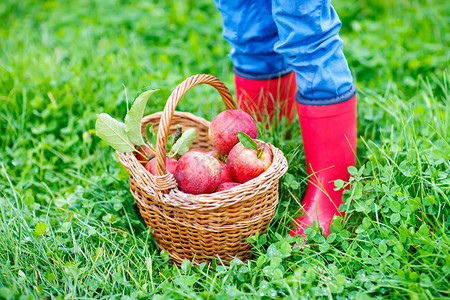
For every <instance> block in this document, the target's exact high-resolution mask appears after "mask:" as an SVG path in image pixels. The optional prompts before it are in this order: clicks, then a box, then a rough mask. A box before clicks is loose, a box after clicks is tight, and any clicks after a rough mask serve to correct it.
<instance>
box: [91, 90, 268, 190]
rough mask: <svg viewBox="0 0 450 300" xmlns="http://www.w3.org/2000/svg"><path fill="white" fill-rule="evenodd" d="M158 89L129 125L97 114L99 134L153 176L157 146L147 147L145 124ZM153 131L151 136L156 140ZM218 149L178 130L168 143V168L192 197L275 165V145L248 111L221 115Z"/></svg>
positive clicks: (214, 134) (213, 131)
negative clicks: (148, 106) (200, 144)
mask: <svg viewBox="0 0 450 300" xmlns="http://www.w3.org/2000/svg"><path fill="white" fill-rule="evenodd" d="M153 92H154V91H147V92H144V93H143V94H141V95H140V96H139V97H138V98H137V99H136V100H135V101H134V103H133V105H132V107H131V108H130V110H129V111H128V113H127V115H126V117H125V122H124V123H122V122H119V121H117V120H115V119H113V118H111V117H110V116H109V115H108V114H105V113H102V114H99V115H97V122H96V130H97V135H98V136H99V137H100V138H101V139H102V140H104V141H105V142H106V143H107V144H108V145H110V146H112V147H113V148H114V149H116V150H117V151H120V152H133V153H134V154H135V156H136V158H137V159H138V160H139V161H140V162H141V163H142V164H143V166H144V167H145V169H146V170H147V171H148V172H150V173H151V174H153V175H155V174H156V158H155V148H154V147H153V145H152V143H150V142H149V139H148V140H147V143H144V141H143V138H142V136H141V132H140V130H141V129H140V128H141V127H140V123H141V120H142V116H143V113H144V108H145V105H146V102H147V99H148V97H149V96H150V94H151V93H153ZM146 131H147V138H148V137H149V136H152V135H153V136H154V134H153V132H152V131H151V130H148V129H147V130H146ZM208 134H209V140H210V142H211V144H212V146H213V147H214V149H215V150H213V151H206V150H203V149H200V148H192V149H190V146H191V145H192V142H193V141H194V140H195V139H196V135H197V132H196V130H195V129H194V128H189V129H186V130H185V131H184V132H183V128H182V127H181V126H179V125H178V126H177V130H176V132H175V134H174V135H172V136H170V137H169V138H168V140H167V157H166V170H167V172H170V173H172V174H173V175H174V177H175V180H176V181H177V184H178V188H179V189H180V190H182V191H183V192H185V193H188V194H194V195H198V194H209V193H213V192H220V191H224V190H227V189H231V188H233V187H235V186H238V185H240V184H242V183H245V182H247V181H249V180H251V179H253V178H256V177H258V176H259V175H260V174H261V173H263V172H264V171H265V170H267V169H268V168H269V167H270V165H271V164H272V159H273V155H272V152H271V150H270V147H269V146H268V145H266V143H264V142H263V141H261V140H257V139H256V136H257V127H256V122H255V120H254V119H253V118H252V116H250V115H249V114H248V113H246V112H244V111H240V110H226V111H224V112H221V113H220V114H218V115H217V116H216V117H215V118H214V119H213V120H212V122H211V124H210V127H209V132H208Z"/></svg>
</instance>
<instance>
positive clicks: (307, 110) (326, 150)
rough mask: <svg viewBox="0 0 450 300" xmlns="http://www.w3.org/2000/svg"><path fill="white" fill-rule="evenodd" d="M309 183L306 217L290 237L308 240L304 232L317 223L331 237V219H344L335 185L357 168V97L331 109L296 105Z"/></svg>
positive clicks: (299, 220)
mask: <svg viewBox="0 0 450 300" xmlns="http://www.w3.org/2000/svg"><path fill="white" fill-rule="evenodd" d="M297 111H298V115H299V119H300V127H301V130H302V137H303V147H304V150H305V157H306V165H307V170H308V175H310V177H309V181H308V186H307V188H306V194H305V197H304V198H303V201H302V209H301V210H302V212H304V213H305V215H304V216H301V217H297V218H295V219H294V222H293V224H294V226H295V227H297V228H295V229H292V230H291V231H290V235H291V236H295V235H302V236H304V237H306V234H305V233H304V231H303V229H304V228H305V227H308V226H311V225H312V224H313V221H314V220H315V221H316V223H317V225H318V226H320V227H322V229H323V234H324V235H325V236H328V234H329V231H330V225H331V221H332V218H333V217H334V216H335V215H342V216H343V214H344V213H339V212H338V208H339V206H340V205H341V204H342V190H339V191H334V188H335V186H334V181H335V180H337V179H342V180H344V181H347V180H348V179H349V176H350V175H349V174H348V171H347V168H348V167H349V166H354V165H355V155H356V95H355V96H353V97H352V98H351V99H349V100H347V101H345V102H342V103H338V104H332V105H323V106H314V105H303V104H299V103H297Z"/></svg>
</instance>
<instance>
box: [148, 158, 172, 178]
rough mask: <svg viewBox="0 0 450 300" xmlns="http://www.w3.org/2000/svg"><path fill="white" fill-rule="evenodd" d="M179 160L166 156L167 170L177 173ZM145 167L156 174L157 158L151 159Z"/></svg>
mask: <svg viewBox="0 0 450 300" xmlns="http://www.w3.org/2000/svg"><path fill="white" fill-rule="evenodd" d="M177 163H178V162H177V161H176V160H175V159H173V158H171V157H166V171H167V172H169V173H171V174H173V175H174V174H175V169H176V168H177ZM145 169H146V170H147V171H149V172H150V173H151V174H152V175H156V158H153V159H151V160H150V161H149V162H148V163H147V164H146V165H145Z"/></svg>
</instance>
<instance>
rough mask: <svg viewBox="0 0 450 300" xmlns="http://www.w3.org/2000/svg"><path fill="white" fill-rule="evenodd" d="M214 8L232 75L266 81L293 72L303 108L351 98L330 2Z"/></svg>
mask: <svg viewBox="0 0 450 300" xmlns="http://www.w3.org/2000/svg"><path fill="white" fill-rule="evenodd" d="M214 2H215V5H216V7H217V9H218V10H219V12H220V14H221V16H222V22H223V36H224V38H225V39H226V40H227V41H228V42H229V43H230V44H231V46H232V47H233V48H232V50H231V53H230V58H231V61H232V63H233V65H234V72H235V73H236V75H238V76H241V77H244V78H248V79H271V78H274V77H277V76H281V75H283V74H287V73H289V72H290V71H291V70H293V71H295V72H296V78H297V87H298V94H297V97H296V99H297V101H298V102H300V103H303V104H311V105H327V104H334V103H340V102H343V101H346V100H348V99H350V98H351V97H352V96H353V95H354V94H355V93H356V88H355V86H354V85H353V78H352V74H351V72H350V69H349V67H348V64H347V61H346V59H345V56H344V53H343V47H342V44H343V42H342V40H341V39H340V38H339V30H340V28H341V22H340V20H339V17H338V16H337V14H336V11H335V10H334V8H333V7H332V6H331V3H330V0H323V1H320V0H272V1H270V0H252V1H250V0H248V1H246V0H224V1H221V0H214Z"/></svg>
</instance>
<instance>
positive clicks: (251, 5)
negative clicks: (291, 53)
mask: <svg viewBox="0 0 450 300" xmlns="http://www.w3.org/2000/svg"><path fill="white" fill-rule="evenodd" d="M214 3H215V5H216V7H217V9H218V10H219V12H220V14H221V17H222V23H223V36H224V38H225V40H226V41H227V42H228V43H230V44H231V46H232V47H233V48H232V50H231V53H230V58H231V61H232V63H233V66H234V72H235V73H236V75H238V76H241V77H244V78H248V79H271V78H270V77H278V76H280V75H281V76H282V75H284V74H287V73H289V72H291V70H290V69H289V68H288V65H287V62H286V60H285V58H284V56H283V55H282V54H279V53H277V52H275V51H274V46H275V44H276V43H277V42H279V38H278V32H277V26H276V25H275V22H274V20H273V17H272V4H271V2H270V0H255V1H248V0H236V1H234V0H225V1H220V0H214Z"/></svg>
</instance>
